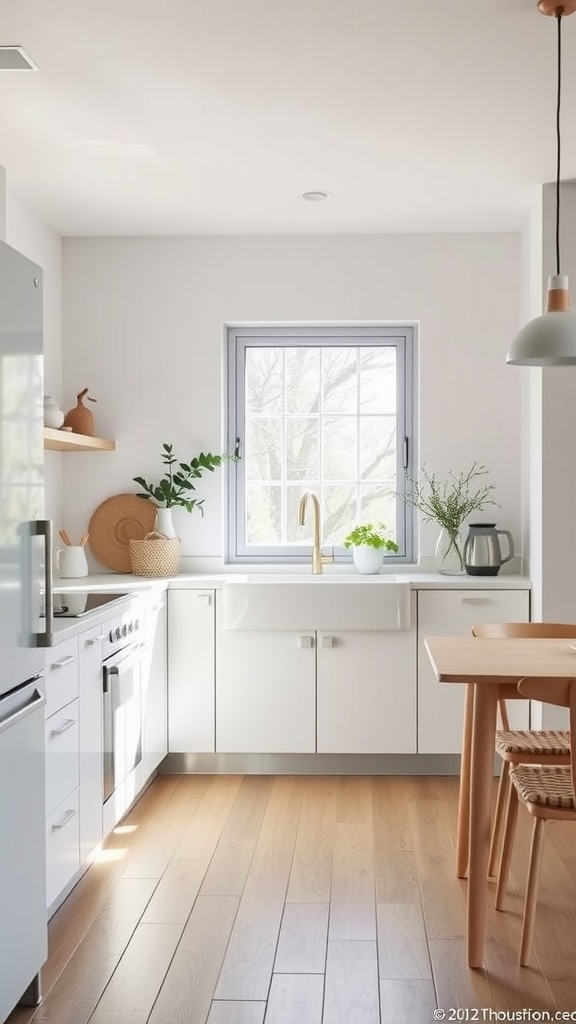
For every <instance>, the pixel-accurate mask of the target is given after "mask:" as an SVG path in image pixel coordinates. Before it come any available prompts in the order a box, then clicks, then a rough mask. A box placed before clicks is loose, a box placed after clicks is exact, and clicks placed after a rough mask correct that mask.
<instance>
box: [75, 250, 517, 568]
mask: <svg viewBox="0 0 576 1024" xmlns="http://www.w3.org/2000/svg"><path fill="white" fill-rule="evenodd" d="M63 268H64V278H63V280H64V339H65V347H64V353H65V369H64V406H65V408H69V407H70V406H71V405H72V404H74V401H75V395H76V393H77V392H78V391H80V390H81V389H82V388H84V387H89V388H90V393H91V394H92V395H93V396H94V397H95V398H97V400H98V404H97V405H95V406H91V408H92V409H93V411H94V413H95V416H96V422H97V430H98V433H99V434H100V435H101V436H104V437H114V438H115V439H116V441H117V451H116V452H115V453H98V454H73V455H72V454H70V455H67V456H65V457H64V459H65V462H64V466H65V470H64V475H65V518H66V527H67V528H68V529H69V530H71V531H72V532H73V533H74V534H78V533H79V532H81V531H82V530H83V529H84V528H85V526H86V524H87V522H88V520H89V517H90V515H91V513H92V512H93V510H94V509H95V508H96V506H97V505H98V504H99V503H100V502H101V501H103V500H104V499H105V498H108V497H109V496H111V495H113V494H117V493H124V492H133V491H135V490H136V489H137V488H136V485H134V484H133V483H132V478H133V477H134V476H135V475H143V476H145V477H147V478H154V479H157V478H158V477H159V476H160V473H161V466H160V458H159V452H160V446H161V444H162V442H164V441H171V442H173V443H174V446H175V451H176V453H177V455H178V456H179V457H180V458H182V459H185V458H186V457H188V456H190V455H192V454H195V453H197V452H198V451H199V450H201V449H203V450H207V449H210V450H212V451H221V450H222V449H223V444H224V441H223V437H224V434H223V423H224V420H225V415H226V409H225V408H224V404H223V373H224V369H223V355H224V334H225V325H226V324H227V323H231V322H232V323H238V322H245V321H249V322H259V321H261V322H266V323H268V322H286V321H312V322H319V323H320V322H325V321H340V322H346V321H378V322H382V321H386V320H408V321H418V322H419V324H420V383H419V388H420V402H419V405H420V438H419V446H420V457H421V460H423V461H425V462H426V463H427V465H428V466H429V468H430V469H432V470H434V471H436V472H438V474H439V475H440V476H444V475H446V474H447V473H448V471H449V470H450V469H453V470H455V471H458V470H460V469H463V468H467V467H468V466H469V465H470V463H471V461H472V460H473V459H476V460H478V461H479V462H483V463H485V464H486V466H487V467H488V468H489V469H490V472H491V479H492V480H493V482H494V483H495V484H496V486H497V491H496V497H497V500H498V501H499V503H500V505H501V508H498V509H494V518H495V519H496V520H497V522H498V524H499V525H500V526H502V527H506V528H509V529H511V530H512V532H513V534H514V536H515V538H517V539H518V542H519V539H520V535H521V507H520V506H521V472H520V453H521V417H520V405H521V375H520V374H519V373H518V372H514V370H513V368H511V367H507V366H506V364H505V361H504V360H505V354H506V351H507V347H508V344H509V340H510V338H511V337H512V335H513V334H514V333H515V332H516V330H517V329H518V326H519V323H520V318H521V238H520V235H519V234H517V235H516V234H474V235H471V234H447V235H402V236H392V235H390V236H382V235H362V236H338V235H335V236H321V237H319V236H305V237H304V236H282V237H274V236H257V237H256V236H254V237H252V236H251V237H239V236H234V237H202V238H69V239H65V240H64V242H63ZM223 480H224V478H223V475H222V474H221V473H218V472H217V473H216V474H215V475H214V476H213V477H212V476H209V477H208V478H203V479H202V480H201V481H199V493H200V495H202V496H205V497H206V515H205V518H204V520H202V519H201V518H200V517H199V516H194V515H191V516H189V515H187V514H186V513H185V512H181V513H180V510H177V512H178V513H180V514H178V516H177V526H178V531H179V533H180V535H181V536H182V539H183V553H184V554H185V555H188V556H193V559H194V561H193V562H192V563H191V564H197V565H198V568H201V567H203V564H202V562H201V558H202V556H208V557H214V558H221V557H222V555H223V532H224V531H223V501H222V492H223ZM435 537H436V530H435V528H434V527H433V526H430V527H425V528H424V530H423V535H422V551H423V554H424V555H426V556H430V555H432V553H433V547H434V541H435Z"/></svg>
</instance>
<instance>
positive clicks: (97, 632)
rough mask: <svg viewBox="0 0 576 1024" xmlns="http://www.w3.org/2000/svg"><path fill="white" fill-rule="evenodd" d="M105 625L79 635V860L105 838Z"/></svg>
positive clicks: (85, 856)
mask: <svg viewBox="0 0 576 1024" xmlns="http://www.w3.org/2000/svg"><path fill="white" fill-rule="evenodd" d="M104 637H105V626H103V625H102V624H99V625H96V626H93V627H92V628H91V629H87V630H85V631H84V632H83V633H81V634H80V636H79V660H80V696H79V736H80V801H79V809H80V861H81V863H83V862H84V861H85V860H86V859H87V857H89V856H90V854H91V853H92V851H93V850H94V847H95V846H97V845H98V843H100V842H101V841H102V792H103V790H102V670H101V661H102V640H103V639H104Z"/></svg>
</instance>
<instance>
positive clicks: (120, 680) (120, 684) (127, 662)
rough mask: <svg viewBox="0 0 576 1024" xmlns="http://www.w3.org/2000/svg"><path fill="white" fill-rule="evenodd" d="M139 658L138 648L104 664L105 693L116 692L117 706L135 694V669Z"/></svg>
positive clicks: (115, 701)
mask: <svg viewBox="0 0 576 1024" xmlns="http://www.w3.org/2000/svg"><path fill="white" fill-rule="evenodd" d="M139 660H140V657H139V654H138V651H137V650H136V651H133V652H131V653H130V654H127V655H125V657H123V658H120V659H119V660H117V661H113V662H112V663H111V664H108V665H107V664H105V665H104V683H103V685H104V693H109V692H110V691H112V692H113V693H114V704H115V706H116V707H120V705H122V704H125V703H126V701H128V700H130V698H131V697H133V696H134V669H135V668H136V666H137V665H138V663H139Z"/></svg>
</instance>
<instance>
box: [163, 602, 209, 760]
mask: <svg viewBox="0 0 576 1024" xmlns="http://www.w3.org/2000/svg"><path fill="white" fill-rule="evenodd" d="M168 622H169V626H168V629H169V636H170V643H169V647H168V749H169V750H171V751H173V752H194V753H213V752H214V749H215V742H214V715H215V708H214V702H215V694H214V591H213V590H169V591H168Z"/></svg>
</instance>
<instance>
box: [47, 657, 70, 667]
mask: <svg viewBox="0 0 576 1024" xmlns="http://www.w3.org/2000/svg"><path fill="white" fill-rule="evenodd" d="M73 661H76V655H75V654H67V655H66V657H65V658H60V661H53V662H52V664H51V665H50V668H64V666H65V665H71V664H72V662H73Z"/></svg>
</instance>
